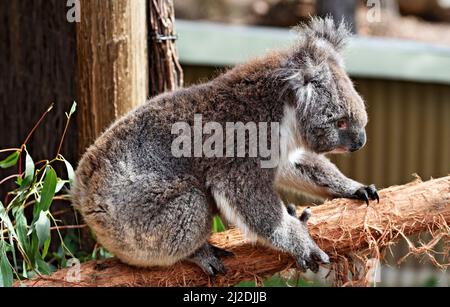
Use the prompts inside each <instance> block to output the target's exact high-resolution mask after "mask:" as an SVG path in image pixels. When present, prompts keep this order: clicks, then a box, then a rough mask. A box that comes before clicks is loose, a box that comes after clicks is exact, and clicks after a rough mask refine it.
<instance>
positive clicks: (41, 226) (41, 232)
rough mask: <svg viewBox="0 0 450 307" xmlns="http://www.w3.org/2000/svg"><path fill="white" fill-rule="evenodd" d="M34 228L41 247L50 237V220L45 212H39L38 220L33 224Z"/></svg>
mask: <svg viewBox="0 0 450 307" xmlns="http://www.w3.org/2000/svg"><path fill="white" fill-rule="evenodd" d="M34 227H35V229H36V234H37V236H38V239H39V246H42V245H44V243H45V242H46V241H47V240H48V238H49V237H50V220H49V219H48V217H47V213H46V212H44V211H41V212H40V213H39V219H38V220H37V221H36V223H35V224H34Z"/></svg>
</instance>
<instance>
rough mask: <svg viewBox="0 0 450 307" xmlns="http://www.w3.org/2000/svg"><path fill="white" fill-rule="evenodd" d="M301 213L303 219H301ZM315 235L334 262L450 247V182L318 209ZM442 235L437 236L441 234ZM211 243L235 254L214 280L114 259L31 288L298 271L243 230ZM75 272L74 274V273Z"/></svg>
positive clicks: (190, 268) (188, 282) (197, 282)
mask: <svg viewBox="0 0 450 307" xmlns="http://www.w3.org/2000/svg"><path fill="white" fill-rule="evenodd" d="M300 211H301V210H300V209H299V210H298V213H300ZM312 211H313V215H312V217H311V219H310V222H309V227H310V232H311V235H312V236H313V238H314V239H315V240H316V242H318V244H319V246H320V247H321V248H322V249H323V250H324V251H326V252H327V253H329V254H330V255H332V256H334V257H332V259H336V256H338V257H339V256H341V255H348V254H350V253H352V252H356V251H363V250H367V249H369V247H370V246H369V245H373V244H374V243H376V244H377V245H378V246H377V247H378V248H383V247H385V246H387V245H390V244H392V243H393V242H394V241H396V240H398V239H399V238H401V237H403V236H408V235H412V234H416V233H421V232H424V231H430V232H433V231H435V230H440V231H441V232H440V236H441V237H440V238H442V239H443V240H444V241H445V243H446V244H448V241H449V237H450V232H449V227H448V225H449V223H450V176H449V177H444V178H440V179H434V180H430V181H427V182H421V181H420V180H416V181H415V182H412V183H410V184H406V185H402V186H393V187H390V188H387V189H384V190H382V191H380V203H376V202H371V203H370V206H366V205H365V203H363V202H361V201H357V200H348V199H336V200H333V201H328V202H326V203H325V204H323V205H321V206H318V207H315V208H313V209H312ZM435 234H436V232H435ZM210 242H211V243H213V244H215V245H217V246H220V247H222V248H225V249H227V250H230V251H232V252H233V253H234V254H235V256H233V257H230V258H226V259H224V260H223V261H224V264H225V265H226V267H227V269H228V272H227V274H226V275H224V276H218V277H216V278H208V277H207V276H206V275H205V274H203V273H202V271H201V270H200V269H199V268H197V267H196V266H194V265H191V264H188V263H184V262H182V263H178V264H176V265H174V266H172V267H167V268H150V269H139V268H133V267H129V266H127V265H124V264H122V263H120V262H119V261H118V260H117V259H115V258H111V259H107V260H100V261H90V262H87V263H84V264H82V265H81V274H80V278H81V279H80V280H79V281H77V282H68V281H67V277H70V276H72V275H73V274H72V273H73V268H72V269H64V270H60V271H58V272H56V273H54V274H53V275H52V276H51V277H44V278H38V279H36V280H32V281H27V282H26V283H25V284H26V285H27V286H231V285H235V284H236V283H238V282H240V281H244V280H255V279H259V278H262V277H264V276H267V275H270V274H273V273H275V272H280V271H283V270H286V269H289V268H292V267H294V266H295V265H294V260H293V258H292V257H291V256H289V255H286V254H283V253H280V252H277V251H275V250H273V249H271V248H268V247H264V246H259V245H253V244H250V243H246V242H245V240H244V238H243V236H242V234H241V233H240V232H239V231H238V230H237V229H231V230H228V231H225V232H222V233H217V234H213V235H212V236H211V238H210ZM71 270H72V271H71Z"/></svg>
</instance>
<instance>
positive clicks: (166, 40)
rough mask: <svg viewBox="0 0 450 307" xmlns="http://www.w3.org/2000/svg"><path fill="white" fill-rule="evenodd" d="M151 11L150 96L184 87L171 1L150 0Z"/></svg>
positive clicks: (149, 46) (149, 47)
mask: <svg viewBox="0 0 450 307" xmlns="http://www.w3.org/2000/svg"><path fill="white" fill-rule="evenodd" d="M147 1H148V3H149V5H148V8H149V10H148V14H149V45H148V49H149V86H150V96H155V95H157V94H160V93H163V92H165V91H171V90H174V89H176V88H178V87H181V86H183V70H182V69H181V66H180V63H179V61H178V55H177V51H176V48H175V41H176V39H177V36H176V33H175V30H174V24H175V13H174V6H173V1H172V0H147Z"/></svg>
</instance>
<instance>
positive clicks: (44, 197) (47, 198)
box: [39, 165, 57, 211]
mask: <svg viewBox="0 0 450 307" xmlns="http://www.w3.org/2000/svg"><path fill="white" fill-rule="evenodd" d="M56 183H57V177H56V172H55V170H54V169H53V167H51V166H50V165H49V166H47V169H46V172H45V179H44V185H43V186H42V192H41V199H40V201H39V210H40V211H48V209H49V208H50V205H51V204H52V201H53V197H54V196H55V191H56Z"/></svg>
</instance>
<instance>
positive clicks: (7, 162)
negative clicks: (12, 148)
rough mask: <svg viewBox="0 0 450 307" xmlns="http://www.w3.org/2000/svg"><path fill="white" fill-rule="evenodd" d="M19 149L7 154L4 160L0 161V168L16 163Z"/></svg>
mask: <svg viewBox="0 0 450 307" xmlns="http://www.w3.org/2000/svg"><path fill="white" fill-rule="evenodd" d="M19 156H20V151H16V152H14V153H13V154H11V155H9V156H8V157H7V158H6V159H5V160H3V161H0V168H9V167H12V166H14V165H16V163H17V160H19Z"/></svg>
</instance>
